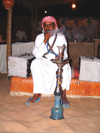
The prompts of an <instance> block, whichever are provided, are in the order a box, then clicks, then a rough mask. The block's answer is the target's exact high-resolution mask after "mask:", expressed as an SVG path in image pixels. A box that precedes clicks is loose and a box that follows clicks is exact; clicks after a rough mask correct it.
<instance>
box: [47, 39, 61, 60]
mask: <svg viewBox="0 0 100 133" xmlns="http://www.w3.org/2000/svg"><path fill="white" fill-rule="evenodd" d="M48 44H49V40H48V41H47V45H46V46H47V50H48V52H49V53H51V54H54V55H55V56H56V57H57V58H59V56H58V55H57V54H56V53H53V52H51V51H50V50H49V49H48Z"/></svg>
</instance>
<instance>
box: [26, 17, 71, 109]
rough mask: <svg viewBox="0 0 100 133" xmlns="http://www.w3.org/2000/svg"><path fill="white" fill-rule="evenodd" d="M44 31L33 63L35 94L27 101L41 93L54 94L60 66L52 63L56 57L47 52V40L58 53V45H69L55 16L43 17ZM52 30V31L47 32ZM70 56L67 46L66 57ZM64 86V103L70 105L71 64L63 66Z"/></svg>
mask: <svg viewBox="0 0 100 133" xmlns="http://www.w3.org/2000/svg"><path fill="white" fill-rule="evenodd" d="M42 28H43V33H42V34H40V35H38V36H37V37H36V40H35V47H34V50H33V55H34V56H35V57H36V59H35V60H33V61H32V63H31V72H32V78H33V83H34V88H33V93H34V96H33V97H32V98H29V99H28V101H27V102H26V104H27V105H30V104H29V103H34V102H37V101H39V100H40V97H41V94H54V91H55V87H56V71H57V69H58V66H57V65H56V64H55V63H52V61H51V59H55V55H54V54H52V53H50V52H49V53H48V52H47V42H49V45H50V46H52V45H53V48H52V49H53V51H54V52H55V53H57V54H58V48H57V46H63V44H64V45H65V46H67V42H66V39H65V36H64V35H63V34H60V33H58V34H57V36H56V33H57V31H58V27H57V22H56V20H55V18H54V17H52V16H48V17H44V18H43V19H42ZM47 31H50V32H47ZM67 57H68V55H67V47H66V49H65V51H64V59H66V58H67ZM62 76H63V79H62V88H63V90H62V91H63V94H62V98H63V104H65V106H66V107H69V101H68V100H67V98H66V90H69V86H70V81H71V69H70V66H69V64H66V65H65V66H64V67H63V73H62Z"/></svg>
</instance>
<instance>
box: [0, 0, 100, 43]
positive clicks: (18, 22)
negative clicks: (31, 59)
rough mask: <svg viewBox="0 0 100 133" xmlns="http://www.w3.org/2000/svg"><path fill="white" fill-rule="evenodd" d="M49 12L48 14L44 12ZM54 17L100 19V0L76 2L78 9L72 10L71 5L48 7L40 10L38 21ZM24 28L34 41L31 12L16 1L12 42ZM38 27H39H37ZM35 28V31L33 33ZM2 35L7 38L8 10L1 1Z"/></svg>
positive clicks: (0, 20) (13, 14)
mask: <svg viewBox="0 0 100 133" xmlns="http://www.w3.org/2000/svg"><path fill="white" fill-rule="evenodd" d="M45 10H47V14H45V13H44V11H45ZM48 15H50V16H54V17H55V18H56V19H57V18H59V17H62V18H64V17H65V18H75V19H77V18H83V19H84V18H90V17H92V18H99V19H100V0H83V1H79V2H76V9H75V10H72V8H71V3H67V4H61V5H54V6H48V7H43V8H39V9H38V17H37V19H38V21H41V20H42V18H43V17H44V16H48ZM33 20H35V10H33ZM21 26H23V30H24V31H25V32H26V34H27V38H28V41H31V39H32V27H31V12H30V10H29V9H28V8H27V7H25V6H24V5H23V4H21V3H19V2H18V1H17V0H15V3H14V6H13V8H12V40H15V39H16V36H15V35H16V32H17V30H19V29H20V27H21ZM37 26H38V25H37ZM34 31H35V28H34V29H33V33H34ZM0 34H1V35H2V36H3V39H6V37H7V35H6V34H7V10H6V9H5V8H4V6H3V4H2V0H0Z"/></svg>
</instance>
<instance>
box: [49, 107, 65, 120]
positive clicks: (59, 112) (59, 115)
mask: <svg viewBox="0 0 100 133" xmlns="http://www.w3.org/2000/svg"><path fill="white" fill-rule="evenodd" d="M50 118H51V119H54V120H60V119H64V116H63V108H62V107H59V108H55V107H53V108H52V110H51V116H50Z"/></svg>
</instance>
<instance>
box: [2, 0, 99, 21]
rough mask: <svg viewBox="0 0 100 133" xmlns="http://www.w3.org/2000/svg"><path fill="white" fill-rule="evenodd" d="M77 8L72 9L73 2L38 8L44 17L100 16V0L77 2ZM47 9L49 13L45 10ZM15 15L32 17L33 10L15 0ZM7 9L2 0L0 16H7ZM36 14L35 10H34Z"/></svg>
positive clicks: (40, 15) (39, 13)
mask: <svg viewBox="0 0 100 133" xmlns="http://www.w3.org/2000/svg"><path fill="white" fill-rule="evenodd" d="M76 6H77V7H76V9H75V10H72V9H71V3H67V4H61V5H54V6H49V7H43V8H39V9H38V16H39V17H40V18H42V17H44V16H45V15H46V16H47V15H51V16H59V17H61V16H62V17H74V18H76V17H78V18H80V17H81V18H84V17H90V16H91V17H93V18H99V17H100V0H83V1H79V2H76ZM45 10H47V12H48V13H47V14H45V13H44V11H45ZM12 12H13V13H12V14H13V17H30V16H31V12H30V10H29V9H28V8H27V7H25V6H24V5H23V4H21V3H19V2H18V1H17V0H15V4H14V6H13V8H12ZM6 16H7V10H6V9H5V8H4V6H3V5H2V0H0V17H6ZM34 16H35V10H34Z"/></svg>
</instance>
